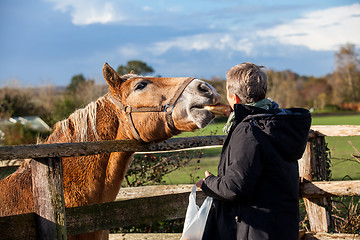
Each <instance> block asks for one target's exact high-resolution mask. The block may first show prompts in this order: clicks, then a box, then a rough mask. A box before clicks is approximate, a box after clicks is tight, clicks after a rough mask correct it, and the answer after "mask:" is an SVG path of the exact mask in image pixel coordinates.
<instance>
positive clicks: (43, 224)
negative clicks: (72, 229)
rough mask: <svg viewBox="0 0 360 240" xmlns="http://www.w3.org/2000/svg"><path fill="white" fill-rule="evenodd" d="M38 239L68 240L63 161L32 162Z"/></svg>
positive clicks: (56, 158) (56, 159)
mask: <svg viewBox="0 0 360 240" xmlns="http://www.w3.org/2000/svg"><path fill="white" fill-rule="evenodd" d="M31 162H32V163H31V172H32V184H33V194H34V209H35V213H36V238H37V239H66V223H65V202H64V193H63V176H62V160H61V158H59V157H54V158H37V159H34V161H31Z"/></svg>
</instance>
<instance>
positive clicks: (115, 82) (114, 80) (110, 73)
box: [102, 63, 123, 88]
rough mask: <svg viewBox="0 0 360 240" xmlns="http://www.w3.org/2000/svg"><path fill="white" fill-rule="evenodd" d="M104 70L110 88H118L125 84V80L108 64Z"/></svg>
mask: <svg viewBox="0 0 360 240" xmlns="http://www.w3.org/2000/svg"><path fill="white" fill-rule="evenodd" d="M102 70H103V75H104V78H105V81H106V82H107V84H108V85H109V87H111V88H116V87H118V86H119V85H120V84H121V83H122V82H123V80H122V79H121V78H120V77H119V75H118V74H117V72H116V71H115V70H114V69H113V68H112V67H110V65H109V64H108V63H105V64H104V66H103V69H102Z"/></svg>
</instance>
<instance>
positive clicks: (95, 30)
mask: <svg viewBox="0 0 360 240" xmlns="http://www.w3.org/2000/svg"><path fill="white" fill-rule="evenodd" d="M359 29H360V1H354V0H317V1H315V0H313V1H310V0H293V1H288V0H275V1H266V0H261V1H252V0H197V1H194V0H191V1H190V0H183V1H174V0H152V1H148V0H136V1H132V0H31V1H28V0H1V1H0V87H1V86H5V85H11V84H13V82H17V84H18V85H20V86H39V85H56V86H65V85H68V84H69V82H70V80H71V77H72V76H74V75H76V74H80V73H82V74H84V76H85V77H87V78H93V79H96V81H97V82H98V83H102V82H104V80H103V78H102V73H101V68H102V65H103V64H104V62H108V63H109V64H110V65H111V66H113V67H114V68H117V67H118V66H119V65H124V64H126V62H127V61H129V60H141V61H144V62H146V63H147V64H148V65H150V66H152V67H153V68H154V69H155V71H156V72H155V73H154V75H162V76H169V77H171V76H174V77H178V76H193V77H198V78H211V77H213V76H221V77H224V76H225V72H226V70H227V69H229V68H230V67H232V66H234V65H236V64H239V63H242V62H245V61H250V62H254V63H256V64H261V65H264V66H266V67H267V68H272V69H275V70H278V71H280V70H286V69H290V70H292V71H294V72H296V73H298V74H300V75H308V76H310V75H313V76H317V77H319V76H323V75H326V74H328V73H331V72H332V71H333V69H334V52H335V51H337V50H338V49H339V46H341V45H344V44H346V43H353V44H355V45H356V47H357V49H359V47H360V30H359Z"/></svg>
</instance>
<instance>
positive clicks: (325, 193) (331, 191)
mask: <svg viewBox="0 0 360 240" xmlns="http://www.w3.org/2000/svg"><path fill="white" fill-rule="evenodd" d="M300 193H301V196H303V197H308V198H316V197H330V196H339V197H341V196H360V181H359V180H356V181H331V182H327V181H323V182H309V183H300Z"/></svg>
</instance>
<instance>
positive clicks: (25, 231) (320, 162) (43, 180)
mask: <svg viewBox="0 0 360 240" xmlns="http://www.w3.org/2000/svg"><path fill="white" fill-rule="evenodd" d="M325 135H327V136H360V126H344V125H342V126H313V127H312V130H311V131H310V133H309V141H308V144H307V147H306V151H305V153H304V155H303V157H302V159H301V160H299V173H300V189H301V191H300V192H301V193H300V194H301V196H302V197H303V199H304V203H305V207H306V211H307V214H308V218H309V222H310V228H311V231H313V232H315V233H316V232H318V233H319V234H320V235H321V234H324V232H327V231H328V230H329V228H330V226H331V224H332V219H331V213H330V211H329V209H330V208H329V206H330V204H331V201H330V197H331V196H360V181H331V182H330V181H328V180H329V179H327V176H328V175H327V172H326V169H327V168H326V149H325V148H326V146H325ZM224 139H225V136H206V137H190V138H172V139H169V140H166V141H164V142H161V143H157V144H155V143H150V144H145V143H138V142H135V141H126V140H116V141H101V142H87V143H61V144H51V145H50V144H44V145H27V146H5V147H0V161H5V160H7V161H8V160H11V159H25V158H34V159H35V161H32V162H33V163H32V179H33V189H34V190H33V192H34V205H35V212H34V213H28V214H21V215H13V216H6V217H0V233H1V234H0V238H1V239H49V238H51V239H65V238H66V236H67V235H73V234H80V233H86V232H93V231H98V230H104V229H110V228H117V227H121V226H132V225H136V224H139V223H149V222H152V221H158V220H166V219H178V218H184V217H185V212H186V207H187V205H188V196H189V192H190V189H191V187H192V186H191V185H180V186H179V185H177V186H148V187H139V188H124V189H121V190H120V193H119V195H118V197H117V199H116V201H114V202H108V203H101V204H93V205H88V206H81V207H74V208H65V207H64V206H65V205H64V197H63V189H62V171H61V157H70V156H84V155H93V154H100V153H109V152H120V151H134V152H154V151H176V150H179V149H181V150H183V149H191V148H196V147H203V146H221V145H222V143H223V141H224ZM319 153H320V154H319ZM48 173H51V174H48ZM314 180H320V181H314ZM198 196H199V197H198V201H199V202H201V201H202V200H203V199H204V198H205V196H204V195H203V194H202V192H201V191H198ZM54 199H56V200H54ZM320 235H313V234H306V235H305V236H304V237H305V238H306V239H329V236H330V237H339V236H340V235H339V234H335V235H326V237H321V238H317V237H316V236H320ZM322 236H325V235H322ZM344 236H345V235H341V239H358V237H359V236H354V235H349V236H348V235H346V236H345V238H343V237H344ZM346 237H349V238H346Z"/></svg>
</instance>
